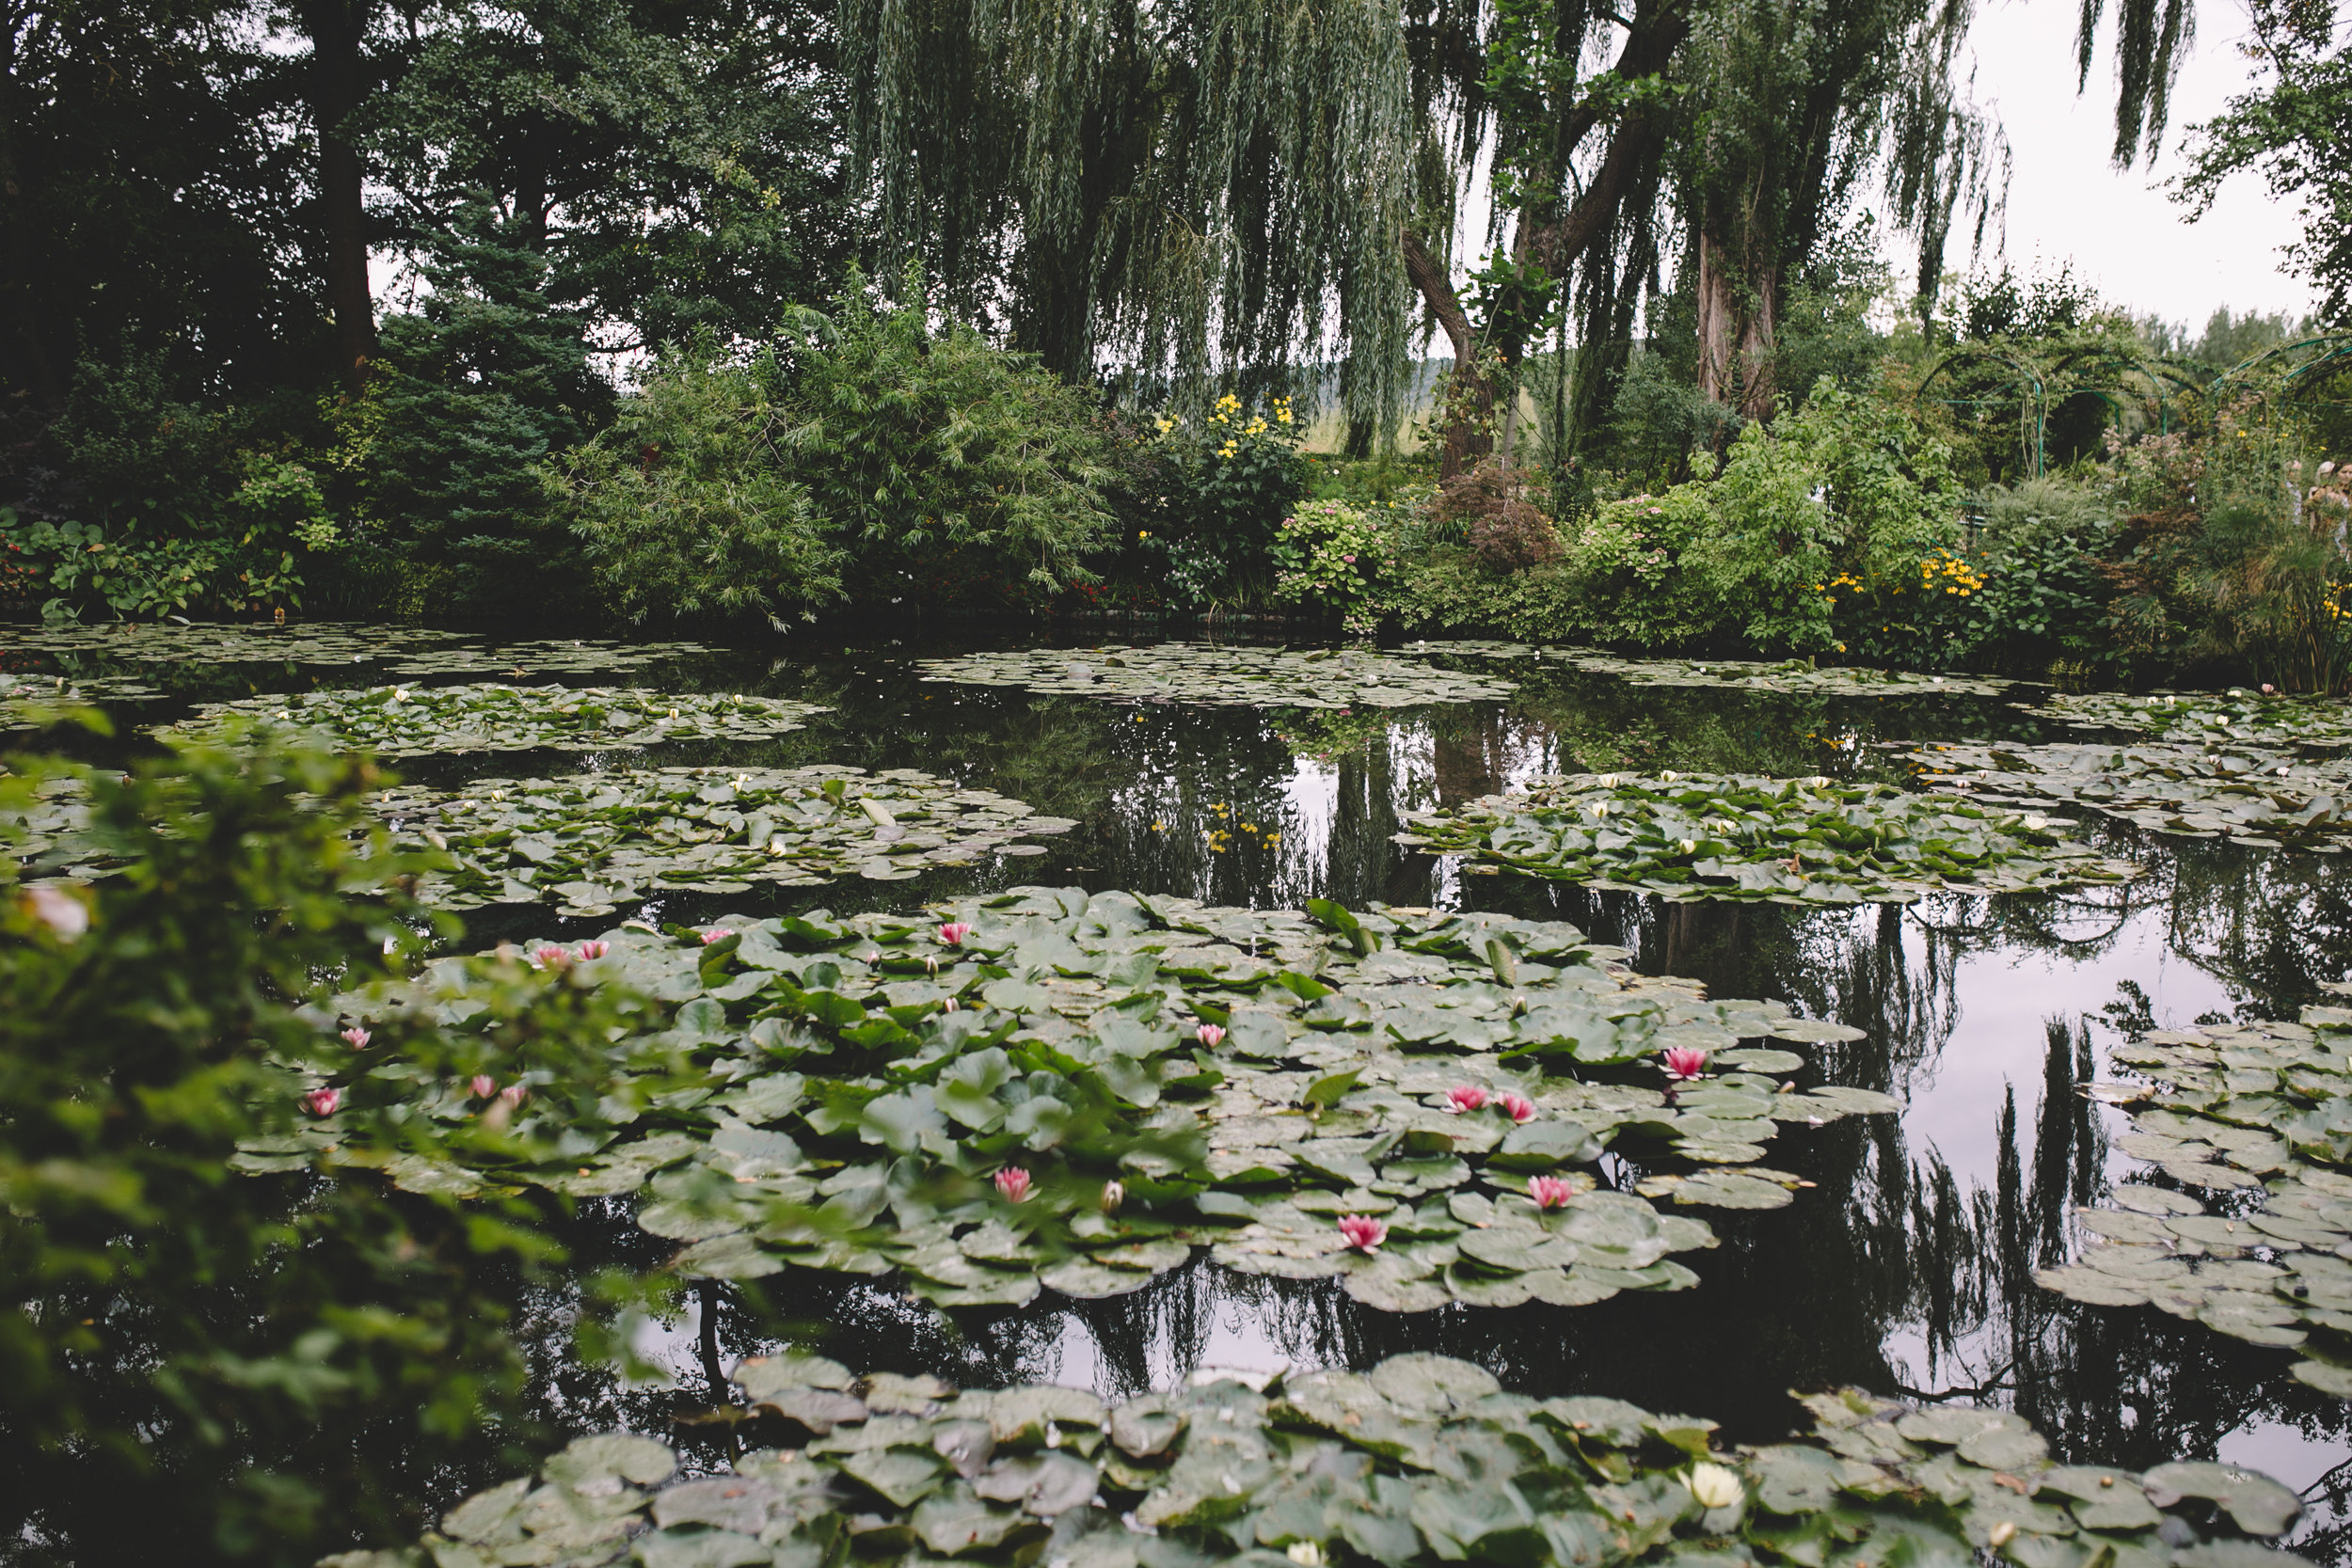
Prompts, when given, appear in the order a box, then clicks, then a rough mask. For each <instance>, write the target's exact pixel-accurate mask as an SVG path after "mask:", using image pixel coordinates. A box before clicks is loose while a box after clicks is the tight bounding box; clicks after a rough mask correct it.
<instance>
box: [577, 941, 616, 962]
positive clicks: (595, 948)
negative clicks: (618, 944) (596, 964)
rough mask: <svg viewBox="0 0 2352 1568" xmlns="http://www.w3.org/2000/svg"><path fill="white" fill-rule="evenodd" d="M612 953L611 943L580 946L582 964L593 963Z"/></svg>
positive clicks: (592, 943)
mask: <svg viewBox="0 0 2352 1568" xmlns="http://www.w3.org/2000/svg"><path fill="white" fill-rule="evenodd" d="M610 952H612V943H611V942H581V943H580V961H581V962H582V963H589V962H593V961H595V960H596V959H597V958H603V957H604V956H605V955H606V954H607V953H610Z"/></svg>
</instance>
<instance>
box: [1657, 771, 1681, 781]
mask: <svg viewBox="0 0 2352 1568" xmlns="http://www.w3.org/2000/svg"><path fill="white" fill-rule="evenodd" d="M1658 776H1659V777H1660V778H1661V779H1663V780H1665V781H1666V782H1667V783H1668V784H1672V783H1674V782H1675V781H1676V780H1677V779H1679V778H1681V777H1682V775H1681V774H1679V773H1677V772H1676V771H1675V770H1674V769H1673V768H1667V769H1666V770H1665V771H1664V772H1663V773H1661V774H1659V775H1658Z"/></svg>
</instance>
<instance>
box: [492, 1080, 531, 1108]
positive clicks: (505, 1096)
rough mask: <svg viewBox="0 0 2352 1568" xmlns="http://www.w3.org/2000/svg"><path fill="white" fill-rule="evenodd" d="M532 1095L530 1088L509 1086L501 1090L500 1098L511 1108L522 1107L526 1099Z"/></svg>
mask: <svg viewBox="0 0 2352 1568" xmlns="http://www.w3.org/2000/svg"><path fill="white" fill-rule="evenodd" d="M530 1093H531V1090H530V1088H529V1087H528V1086H526V1085H521V1084H509V1085H506V1087H504V1088H502V1089H501V1090H499V1098H500V1099H501V1100H502V1101H505V1102H506V1103H507V1104H508V1105H510V1106H511V1105H520V1104H521V1103H522V1102H523V1100H524V1097H525V1096H527V1095H529V1094H530Z"/></svg>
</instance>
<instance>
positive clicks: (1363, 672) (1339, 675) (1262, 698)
mask: <svg viewBox="0 0 2352 1568" xmlns="http://www.w3.org/2000/svg"><path fill="white" fill-rule="evenodd" d="M917 668H918V669H920V670H921V671H922V672H923V678H924V679H925V680H927V681H953V682H959V683H961V684H963V685H967V686H997V687H1008V686H1009V687H1024V688H1026V689H1029V690H1031V691H1040V692H1049V693H1054V694H1059V695H1071V696H1080V697H1102V698H1106V699H1109V700H1112V701H1118V702H1153V703H1195V704H1207V705H1220V706H1239V705H1249V706H1259V707H1313V708H1342V707H1381V708H1391V707H1419V706H1422V705H1426V704H1431V703H1472V702H1483V701H1485V700H1486V699H1488V698H1494V697H1507V696H1509V695H1510V694H1511V692H1512V691H1514V690H1515V689H1517V688H1516V687H1515V686H1514V685H1513V683H1511V682H1509V681H1503V680H1496V679H1493V678H1491V677H1488V676H1480V675H1465V674H1459V673H1455V672H1453V671H1450V670H1440V669H1438V668H1436V667H1435V666H1432V665H1428V664H1423V663H1422V662H1420V661H1419V660H1417V659H1409V658H1399V657H1395V656H1394V655H1392V654H1382V653H1375V652H1372V651H1371V650H1369V649H1361V648H1324V649H1304V650H1302V649H1295V648H1254V647H1246V646H1236V645H1232V644H1227V643H1216V642H1156V643H1152V644H1151V645H1149V646H1145V647H1128V646H1124V645H1116V644H1115V645H1110V646H1105V647H1100V648H1032V649H1027V650H1025V651H1021V652H1015V653H979V654H966V655H964V656H963V657H961V658H933V659H925V660H924V661H922V663H920V664H919V665H918V666H917Z"/></svg>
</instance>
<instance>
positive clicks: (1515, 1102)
mask: <svg viewBox="0 0 2352 1568" xmlns="http://www.w3.org/2000/svg"><path fill="white" fill-rule="evenodd" d="M1498 1103H1500V1104H1501V1105H1502V1110H1503V1114H1504V1115H1506V1116H1508V1117H1510V1118H1511V1119H1512V1120H1513V1121H1534V1119H1535V1102H1534V1101H1532V1100H1530V1099H1528V1098H1527V1096H1525V1095H1523V1094H1506V1095H1504V1096H1503V1097H1502V1100H1501V1101H1499V1102H1498Z"/></svg>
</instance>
